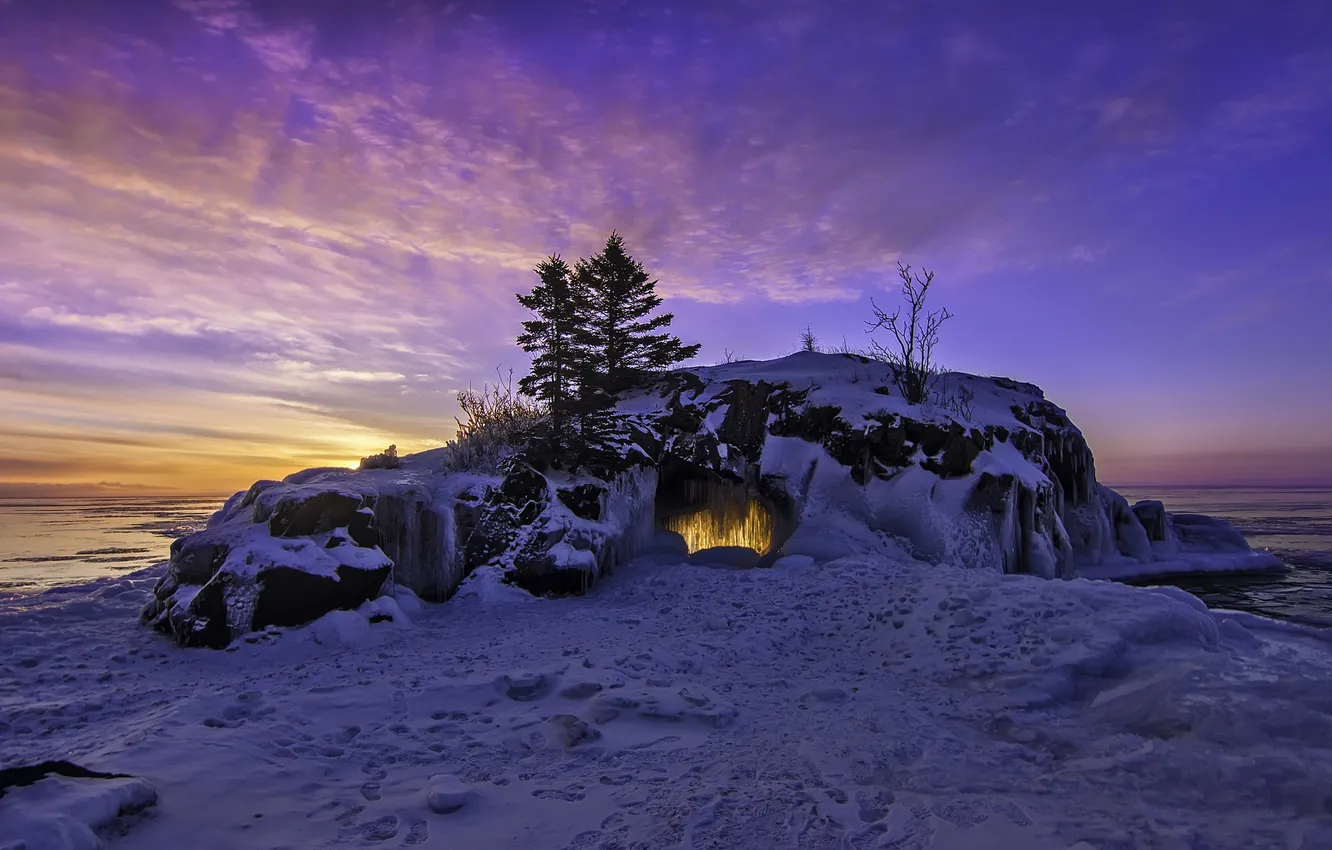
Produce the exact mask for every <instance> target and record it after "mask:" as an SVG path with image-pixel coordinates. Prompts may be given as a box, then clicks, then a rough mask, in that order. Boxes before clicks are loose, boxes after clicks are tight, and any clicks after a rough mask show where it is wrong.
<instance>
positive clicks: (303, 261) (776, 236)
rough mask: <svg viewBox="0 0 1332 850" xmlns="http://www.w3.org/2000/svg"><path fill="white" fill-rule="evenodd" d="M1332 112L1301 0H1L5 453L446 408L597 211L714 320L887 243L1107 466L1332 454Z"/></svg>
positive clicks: (326, 457)
mask: <svg viewBox="0 0 1332 850" xmlns="http://www.w3.org/2000/svg"><path fill="white" fill-rule="evenodd" d="M1051 10H1055V11H1053V12H1052V11H1051ZM1329 150H1332V4H1329V3H1328V2H1326V0H1284V2H1281V3H1272V2H1268V0H1206V2H1204V0H1194V2H1190V0H1169V2H1155V1H1154V2H1131V1H1130V2H1125V0H1114V2H1102V0H1089V2H1081V3H1067V4H1053V3H1048V2H1031V1H1030V0H1014V2H1006V3H1002V4H1000V3H992V2H988V0H974V1H973V0H928V2H927V1H926V0H920V2H914V0H909V1H908V2H888V0H882V2H836V0H761V1H760V0H746V2H726V0H697V2H679V3H641V2H602V0H591V2H570V3H561V2H511V1H510V0H487V2H471V0H459V2H451V3H433V2H413V0H385V2H376V3H365V2H343V0H322V2H316V0H283V1H282V2H262V3H261V2H254V0H248V2H247V0H175V2H166V0H136V2H134V3H129V2H118V0H0V485H3V486H4V487H7V488H8V492H13V491H14V490H15V488H16V487H17V488H19V489H21V487H19V485H27V484H41V485H45V486H50V485H57V484H64V485H69V484H78V485H81V486H84V487H85V488H86V487H90V486H92V485H98V484H102V485H104V486H106V487H107V488H108V489H109V490H111V491H114V492H122V491H126V490H128V491H134V492H137V491H144V492H147V491H159V490H160V491H167V490H170V491H177V492H189V493H225V492H230V491H233V490H236V489H241V488H244V487H246V486H247V485H248V484H249V483H250V482H251V481H253V480H256V479H258V478H265V477H281V476H283V475H285V474H287V473H289V472H292V471H295V470H297V469H301V468H304V467H309V466H318V465H353V464H355V462H356V460H357V459H358V458H359V457H361V456H363V455H366V454H368V453H370V452H373V451H378V450H380V449H382V448H383V447H384V446H386V445H388V444H389V443H394V444H396V445H397V446H398V447H399V449H400V451H402V452H404V453H406V452H410V451H416V450H421V449H425V448H431V447H435V446H438V445H441V444H443V442H444V441H446V440H447V439H449V438H450V437H451V436H452V434H453V429H454V416H455V414H457V412H458V411H457V405H456V399H455V394H456V392H457V390H459V389H461V388H466V387H468V386H469V385H471V386H480V385H481V384H482V383H483V382H485V381H487V380H494V378H495V375H496V370H497V369H499V370H500V371H501V372H504V373H507V371H508V370H509V369H513V370H514V374H515V375H521V374H523V372H524V370H525V368H526V365H527V361H526V359H525V357H524V355H523V354H522V352H521V351H519V350H517V349H516V347H515V345H514V337H515V335H516V334H517V333H518V331H519V323H520V322H521V321H522V320H523V319H524V318H525V313H524V311H523V310H522V308H521V307H520V306H519V305H518V304H517V302H516V301H515V299H514V293H515V292H519V291H527V290H528V289H529V288H530V287H531V286H532V285H533V284H534V283H535V281H536V277H535V275H534V274H533V272H532V267H533V266H534V265H535V264H536V262H538V261H539V260H540V259H541V258H542V257H544V256H546V255H547V254H549V253H552V252H559V253H561V254H563V255H565V256H566V257H568V258H575V257H578V256H587V255H589V254H590V253H592V252H594V251H595V250H596V249H597V248H598V247H599V244H600V243H602V242H604V240H605V237H606V235H607V234H608V233H609V232H610V231H611V230H612V229H613V228H614V229H618V230H619V232H620V233H621V234H623V235H624V237H625V239H626V242H627V245H628V248H629V250H630V251H631V252H632V253H633V254H634V255H635V256H637V257H638V258H639V259H641V260H642V261H643V262H644V263H645V264H646V266H647V267H648V269H649V271H650V272H651V273H653V274H654V275H655V276H656V277H657V278H658V279H659V281H660V283H659V284H658V290H659V292H660V293H661V294H662V295H663V296H665V298H666V308H667V309H669V310H671V311H672V312H674V313H675V316H676V319H675V323H674V325H673V329H674V330H675V331H676V332H677V333H678V334H679V335H680V336H681V337H683V338H684V340H685V341H686V342H699V343H701V344H702V350H701V352H700V354H699V357H698V359H697V361H696V362H698V363H703V364H708V363H715V362H719V361H721V360H722V359H724V358H725V357H726V356H727V354H728V353H729V354H730V355H732V356H738V357H744V358H755V359H757V358H768V357H774V356H779V355H781V354H785V353H788V352H790V351H791V350H792V349H793V348H794V347H795V345H796V343H797V338H798V336H799V333H800V331H801V330H802V329H803V328H804V327H805V326H806V325H809V326H811V328H812V330H813V331H814V333H815V334H816V335H817V336H818V337H819V338H820V339H821V340H822V341H823V342H825V343H828V344H841V343H842V342H843V339H845V341H846V342H847V343H848V344H849V345H851V346H853V347H862V346H864V345H865V344H866V342H867V338H866V336H865V333H864V328H865V319H867V318H869V304H870V299H871V298H875V299H876V300H877V301H879V303H886V302H889V301H891V299H892V298H893V297H894V294H895V286H896V283H895V281H896V275H895V265H896V263H897V262H898V261H899V260H900V261H903V262H908V263H911V264H913V265H915V266H917V267H921V266H924V267H926V268H929V269H931V270H932V271H934V272H935V274H936V282H935V285H934V288H933V289H932V298H934V299H936V303H937V304H938V305H939V306H947V307H948V308H949V309H950V310H951V311H952V312H953V313H954V314H955V318H954V319H952V320H951V321H950V322H949V323H948V324H947V325H945V328H944V334H943V339H942V341H941V343H940V345H939V348H938V351H937V353H938V355H939V358H940V360H941V362H942V363H943V364H944V365H945V366H947V367H949V368H953V369H959V370H964V371H969V372H976V373H981V374H989V375H1006V376H1010V377H1016V378H1020V379H1022V380H1026V381H1030V382H1033V383H1036V384H1038V385H1040V386H1041V387H1043V388H1044V389H1045V391H1046V394H1047V396H1048V397H1049V398H1051V399H1053V400H1054V401H1055V402H1056V403H1058V404H1060V405H1061V406H1063V407H1064V408H1066V409H1067V410H1068V411H1069V413H1070V415H1071V417H1072V419H1073V420H1074V422H1076V423H1077V424H1078V425H1079V426H1080V427H1081V428H1082V429H1083V431H1084V432H1085V433H1086V435H1087V437H1088V440H1089V442H1090V444H1091V446H1092V449H1093V451H1094V452H1095V455H1096V458H1097V468H1098V472H1099V475H1100V477H1101V479H1102V480H1104V481H1107V482H1109V483H1112V484H1113V483H1122V484H1128V483H1133V484H1144V483H1146V484H1153V483H1155V484H1162V483H1169V484H1223V483H1224V484H1234V483H1306V484H1314V483H1332V155H1329V153H1328V151H1329ZM75 489H77V488H75Z"/></svg>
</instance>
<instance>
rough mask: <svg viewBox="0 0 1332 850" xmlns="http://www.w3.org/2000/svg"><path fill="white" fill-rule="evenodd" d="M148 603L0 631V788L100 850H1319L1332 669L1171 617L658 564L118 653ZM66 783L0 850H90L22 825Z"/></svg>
mask: <svg viewBox="0 0 1332 850" xmlns="http://www.w3.org/2000/svg"><path fill="white" fill-rule="evenodd" d="M155 575H156V572H155V571H149V572H146V573H135V574H129V575H128V576H120V577H117V578H116V579H115V580H114V581H112V580H107V581H104V582H97V583H93V584H90V585H85V586H80V587H77V588H64V589H62V592H59V593H47V594H39V595H37V596H32V597H19V598H15V599H8V600H3V601H0V760H2V761H3V764H5V765H16V764H30V763H35V762H38V761H42V760H45V759H48V758H56V757H58V758H65V759H69V760H71V761H75V762H76V763H79V764H82V765H85V766H87V767H89V768H91V769H93V770H100V771H107V772H115V773H123V774H129V775H133V776H136V777H141V778H142V780H143V781H144V782H146V783H147V786H144V785H133V786H132V787H134V788H139V789H143V788H145V787H151V788H155V789H157V793H158V795H159V799H158V802H157V805H156V806H155V807H154V808H153V810H152V811H153V815H152V816H151V817H147V818H142V819H139V820H138V821H136V822H130V823H127V824H124V825H123V826H122V829H123V831H124V835H123V836H120V837H116V838H114V840H112V841H110V842H109V843H108V846H109V847H112V848H115V850H137V848H161V847H201V848H209V847H219V848H221V847H242V846H243V847H286V848H293V850H301V848H324V847H330V846H379V847H395V846H423V847H436V846H438V847H451V848H489V847H526V848H547V847H549V848H585V847H600V846H608V847H609V846H623V847H629V846H635V847H640V848H667V847H671V848H675V847H682V848H691V847H700V848H701V847H726V848H763V850H768V848H780V847H800V848H846V847H855V848H859V847H894V848H916V850H923V848H935V849H936V850H980V849H981V848H1007V847H1021V848H1024V849H1025V848H1030V850H1069V848H1072V847H1075V846H1078V845H1079V843H1080V842H1081V843H1082V846H1083V847H1091V848H1096V850H1106V848H1140V847H1141V848H1163V850H1164V848H1170V849H1171V850H1173V849H1174V848H1181V850H1182V848H1202V847H1207V848H1241V847H1243V848H1250V847H1252V848H1269V847H1270V848H1295V849H1296V850H1301V849H1302V850H1321V849H1322V848H1327V847H1332V813H1330V812H1332V808H1330V806H1332V654H1330V653H1332V640H1329V639H1328V636H1327V633H1326V632H1319V631H1317V630H1313V629H1309V628H1305V627H1300V626H1295V625H1292V624H1276V623H1273V622H1271V621H1267V620H1264V619H1262V618H1259V617H1255V616H1253V615H1239V614H1235V613H1231V612H1209V611H1208V610H1207V609H1206V608H1205V606H1203V605H1202V603H1201V602H1199V601H1198V600H1197V599H1195V598H1193V597H1191V596H1189V595H1188V594H1187V593H1184V592H1183V591H1180V590H1178V589H1175V588H1134V587H1126V586H1122V585H1117V584H1113V583H1109V582H1100V581H1088V580H1084V579H1076V580H1070V581H1046V580H1043V579H1038V578H1035V577H1030V576H1003V575H1000V574H998V573H995V572H992V571H988V570H965V569H958V568H955V567H951V566H933V567H932V566H928V565H926V564H923V563H920V562H917V561H913V560H911V559H910V558H908V557H906V555H905V554H904V553H902V552H901V551H900V550H897V551H894V550H893V547H892V544H891V541H890V540H881V541H880V543H879V546H878V549H877V551H874V552H868V551H867V552H866V553H861V554H855V555H851V556H848V557H841V558H837V559H835V560H824V559H820V558H816V557H810V556H804V557H800V556H792V557H786V558H783V559H782V560H780V561H778V562H777V564H776V565H775V566H774V567H773V568H772V569H759V570H747V571H737V570H730V569H728V570H718V569H708V568H706V567H702V566H695V565H690V564H688V563H685V562H682V559H681V558H679V556H676V555H671V554H668V553H659V554H653V555H648V556H644V557H641V558H639V559H637V560H634V561H632V562H630V563H628V564H626V565H625V566H623V567H622V568H621V569H619V570H617V571H616V572H615V573H614V574H613V575H611V576H609V577H607V578H605V579H603V581H602V582H601V583H599V584H598V585H596V586H595V587H593V588H592V589H591V591H590V592H589V593H588V594H587V595H586V596H583V597H575V598H568V599H558V600H552V599H533V598H531V597H528V596H526V595H525V594H522V593H521V591H516V590H515V589H513V588H508V587H506V586H504V585H501V584H499V583H498V581H497V580H496V570H493V569H488V570H481V571H478V573H476V574H474V575H473V576H471V577H469V578H468V580H467V581H466V582H465V583H464V585H463V588H462V590H461V592H460V593H459V594H458V595H457V596H455V597H454V598H453V599H452V600H450V601H449V602H446V603H442V604H435V605H422V604H421V603H420V602H419V601H418V600H416V599H415V597H413V596H412V595H411V594H410V593H406V592H404V591H402V590H398V591H397V592H396V593H395V595H394V596H392V597H383V598H381V599H379V600H374V601H373V602H371V603H368V604H367V605H366V606H363V608H362V609H361V610H360V611H353V612H336V616H334V615H330V617H326V618H323V619H321V620H320V621H318V622H316V623H314V624H312V625H310V626H307V627H305V628H299V629H276V628H274V629H269V630H267V631H266V632H262V633H258V634H253V635H248V636H246V637H245V638H244V639H242V640H238V641H237V642H235V643H233V644H232V647H231V651H228V652H213V651H208V650H182V649H178V648H176V647H175V646H174V644H172V643H171V641H170V640H169V639H167V638H165V637H163V636H161V635H157V634H155V633H153V632H151V631H149V630H147V629H143V628H142V627H139V626H138V625H136V624H135V622H134V613H135V610H136V608H137V605H138V603H139V601H140V600H141V599H142V598H144V597H145V596H146V594H147V592H148V589H149V588H150V587H151V583H152V581H153V580H154V578H155ZM112 587H115V588H116V591H115V592H114V593H111V594H108V593H106V592H105V591H106V590H107V589H108V588H112ZM384 617H390V618H391V619H384ZM372 619H375V620H376V622H373V623H372V622H371V620H372ZM329 637H331V638H333V639H331V640H328V639H325V638H329ZM101 782H103V781H101V780H98V781H97V783H101ZM85 785H86V787H88V788H92V789H97V788H106V789H110V788H113V787H115V786H111V785H102V784H95V783H91V782H84V781H75V780H68V781H66V780H54V781H52V780H43V782H41V783H38V784H36V785H34V786H30V787H29V788H26V789H24V788H20V789H11V790H10V791H9V792H8V793H7V794H6V796H5V797H4V798H3V799H0V815H3V817H0V824H3V826H0V847H4V846H6V844H7V843H9V844H13V843H14V842H15V841H18V840H28V841H29V842H30V843H31V844H33V846H38V847H47V846H49V847H60V848H70V847H80V846H96V845H95V844H86V843H85V844H84V845H79V844H77V843H71V841H72V840H71V841H65V843H63V844H60V843H57V844H50V843H49V840H51V839H49V836H51V835H56V834H57V833H54V832H51V831H50V830H51V827H49V826H48V827H42V826H40V825H38V819H40V818H44V817H46V815H45V814H42V813H43V812H57V813H64V814H70V816H71V817H73V814H72V813H75V812H86V811H87V809H85V808H84V807H85V805H87V803H86V801H87V799H88V797H87V796H86V794H87V793H88V792H85V791H83V790H82V788H83V787H84V786H85ZM127 787H128V786H127ZM97 793H98V794H109V793H111V792H109V791H99V792H97ZM38 794H41V795H45V796H44V797H43V799H44V800H45V802H44V803H43V807H37V806H35V805H28V804H26V803H24V804H23V805H22V806H20V805H18V804H16V803H15V802H14V801H20V802H22V801H25V800H31V799H35V798H34V797H32V796H29V795H38ZM126 799H128V798H126ZM460 800H461V801H462V802H463V805H462V806H461V807H458V808H456V809H454V810H453V811H451V812H450V813H448V814H441V813H440V810H442V809H450V808H453V804H454V803H456V802H458V801H460ZM101 805H102V807H101V808H100V809H98V813H99V816H98V817H97V818H93V817H84V816H83V815H82V814H80V815H78V817H79V818H83V821H82V822H84V823H89V822H92V821H100V820H101V819H102V818H101V817H100V814H105V812H107V811H108V808H107V805H109V804H101ZM16 811H17V812H20V817H19V818H15V817H14V813H15V812H16ZM77 819H78V818H76V820H77ZM20 821H21V822H20ZM44 822H45V821H44ZM41 829H46V830H47V831H46V832H39V830H41ZM117 831H120V830H117ZM85 833H86V828H85ZM87 834H91V833H87ZM39 835H46V836H48V839H42V840H48V843H47V844H45V845H43V844H40V843H37V840H38V837H39ZM85 837H86V836H85ZM61 840H64V839H61Z"/></svg>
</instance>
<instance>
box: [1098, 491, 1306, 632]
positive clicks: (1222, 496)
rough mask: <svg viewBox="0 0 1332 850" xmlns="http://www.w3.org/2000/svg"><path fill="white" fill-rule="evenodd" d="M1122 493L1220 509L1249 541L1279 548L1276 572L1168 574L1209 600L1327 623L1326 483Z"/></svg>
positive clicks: (1214, 512)
mask: <svg viewBox="0 0 1332 850" xmlns="http://www.w3.org/2000/svg"><path fill="white" fill-rule="evenodd" d="M1116 489H1118V491H1119V492H1120V493H1121V494H1123V496H1124V497H1125V498H1126V499H1128V500H1129V502H1130V503H1131V502H1135V501H1137V500H1139V499H1159V500H1160V501H1162V502H1165V505H1166V510H1168V511H1171V512H1172V513H1195V514H1207V515H1209V516H1216V517H1224V518H1225V519H1228V520H1230V521H1231V522H1232V523H1234V525H1235V527H1236V528H1238V529H1239V530H1240V531H1242V532H1244V536H1245V538H1246V539H1247V540H1248V541H1249V545H1250V546H1252V547H1253V548H1255V549H1267V550H1270V551H1271V552H1273V553H1275V554H1277V555H1279V556H1280V557H1281V559H1282V560H1283V561H1285V562H1286V564H1287V565H1289V566H1290V568H1291V569H1290V572H1288V573H1285V574H1283V575H1255V576H1206V577H1201V578H1187V579H1180V580H1177V581H1170V582H1169V583H1170V584H1174V585H1176V586H1177V587H1182V588H1184V589H1185V590H1187V591H1189V592H1190V593H1192V594H1194V595H1195V596H1198V597H1199V598H1200V599H1202V600H1203V601H1204V602H1206V603H1207V604H1208V605H1209V606H1211V607H1213V608H1238V609H1240V610H1243V611H1253V612H1255V613H1258V614H1264V615H1266V616H1269V617H1278V618H1280V619H1284V620H1294V621H1297V622H1303V623H1309V624H1311V625H1318V626H1332V487H1292V488H1276V487H1193V488H1184V487H1155V488H1144V487H1125V488H1116Z"/></svg>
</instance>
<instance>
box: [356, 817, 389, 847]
mask: <svg viewBox="0 0 1332 850" xmlns="http://www.w3.org/2000/svg"><path fill="white" fill-rule="evenodd" d="M397 835H398V818H397V816H396V815H384V816H383V817H380V818H375V819H374V820H372V821H368V822H366V823H363V824H361V837H362V838H364V839H365V840H366V841H388V840H389V839H390V838H396V837H397Z"/></svg>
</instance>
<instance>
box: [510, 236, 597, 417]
mask: <svg viewBox="0 0 1332 850" xmlns="http://www.w3.org/2000/svg"><path fill="white" fill-rule="evenodd" d="M534 271H535V272H536V273H537V275H538V276H540V278H541V283H540V284H538V285H537V286H536V287H534V288H533V289H532V292H531V294H529V295H522V294H519V295H518V296H517V298H518V303H519V304H521V305H523V306H524V307H526V308H527V309H529V310H531V311H532V315H533V318H532V319H531V320H529V321H526V322H523V332H522V333H521V334H519V335H518V345H519V346H521V347H522V349H523V350H524V351H526V352H527V353H529V354H532V355H535V356H534V357H533V358H532V371H531V373H529V374H528V375H527V376H526V377H524V378H523V379H522V380H521V381H519V382H518V389H519V391H520V392H522V393H524V394H525V395H529V396H531V397H533V398H536V399H539V400H540V401H542V402H544V403H545V404H546V406H547V408H548V409H549V410H550V417H551V425H552V427H553V430H554V432H555V433H556V434H559V433H561V429H562V427H563V425H564V422H565V419H566V417H567V416H568V414H569V413H571V412H572V411H573V410H574V409H575V403H576V401H577V398H578V393H577V383H578V373H579V370H580V368H581V361H582V360H585V359H586V354H585V339H586V336H585V334H584V333H583V328H584V326H585V325H586V322H587V318H586V315H585V306H586V296H585V295H584V294H583V293H582V292H581V287H580V284H579V282H578V281H577V280H576V279H575V277H574V275H573V272H572V270H571V269H570V268H569V264H568V263H566V262H564V260H562V259H560V257H559V255H558V254H552V255H551V256H549V257H547V258H546V259H544V260H542V261H541V262H540V263H538V264H537V267H536V269H534Z"/></svg>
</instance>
